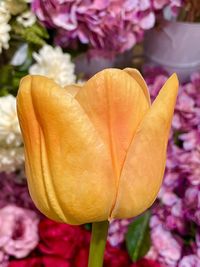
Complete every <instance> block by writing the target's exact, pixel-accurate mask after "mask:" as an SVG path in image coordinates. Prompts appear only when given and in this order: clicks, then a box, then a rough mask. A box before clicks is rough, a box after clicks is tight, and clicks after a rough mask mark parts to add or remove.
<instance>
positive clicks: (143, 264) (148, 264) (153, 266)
mask: <svg viewBox="0 0 200 267" xmlns="http://www.w3.org/2000/svg"><path fill="white" fill-rule="evenodd" d="M130 267H161V265H160V264H159V263H158V262H156V261H153V260H148V259H141V260H139V261H138V262H136V263H133V264H132V265H131V266H130Z"/></svg>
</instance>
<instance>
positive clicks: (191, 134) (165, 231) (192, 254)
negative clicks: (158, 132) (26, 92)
mask: <svg viewBox="0 0 200 267" xmlns="http://www.w3.org/2000/svg"><path fill="white" fill-rule="evenodd" d="M199 22H200V1H199V0H141V1H139V0H32V1H31V0H1V1H0V267H40V266H41V267H42V266H43V267H44V266H45V267H86V266H87V260H88V249H89V241H90V234H91V224H87V225H81V226H70V225H66V224H59V223H55V222H53V221H51V220H49V219H47V218H45V217H44V216H43V215H42V214H40V213H39V211H38V210H37V209H36V208H35V206H34V204H33V203H32V200H31V199H30V196H29V193H28V190H27V182H26V175H25V173H24V154H23V141H22V137H21V133H20V128H19V124H18V119H17V114H16V95H17V91H18V86H19V81H20V79H21V78H22V77H23V76H24V75H26V74H40V75H45V76H47V77H50V78H53V79H54V80H55V81H56V82H57V83H58V84H59V85H61V86H62V87H65V86H67V85H69V84H71V83H80V84H83V83H84V82H85V81H86V80H87V79H88V78H89V77H91V76H92V75H93V74H95V73H96V72H98V71H99V70H101V69H104V68H110V67H117V68H121V69H123V68H125V67H135V68H138V69H139V70H140V71H141V72H142V74H143V76H144V78H145V80H146V82H147V85H148V87H149V90H150V93H151V97H152V101H153V99H154V98H155V96H156V95H157V93H158V92H159V90H160V89H161V87H162V85H163V84H164V82H165V81H166V80H167V78H168V77H169V75H170V74H171V73H173V72H177V74H178V77H179V79H180V89H179V96H178V100H177V104H176V108H175V115H174V119H173V123H172V129H171V133H170V139H169V145H168V155H167V165H166V171H165V176H164V182H163V185H162V188H161V190H160V192H159V195H158V198H157V200H156V201H155V203H154V204H153V206H152V207H151V209H150V210H148V211H147V212H145V213H144V214H142V215H141V216H139V217H138V218H132V219H130V220H115V221H113V222H111V225H110V229H109V236H108V242H107V246H106V252H105V259H104V266H105V267H130V266H131V267H176V266H177V267H199V266H200V45H199V41H200V24H199ZM61 116H62V114H61ZM127 205H129V203H127Z"/></svg>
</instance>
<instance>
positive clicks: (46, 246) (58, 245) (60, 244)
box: [38, 219, 90, 259]
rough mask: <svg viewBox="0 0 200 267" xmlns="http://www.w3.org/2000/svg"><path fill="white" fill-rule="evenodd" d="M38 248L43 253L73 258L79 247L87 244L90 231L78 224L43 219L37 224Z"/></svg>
mask: <svg viewBox="0 0 200 267" xmlns="http://www.w3.org/2000/svg"><path fill="white" fill-rule="evenodd" d="M39 234H40V242H39V245H38V248H39V250H40V251H41V252H42V253H43V254H48V255H54V256H59V257H62V258H65V259H73V258H74V257H75V255H76V254H77V252H78V251H79V250H80V248H82V247H84V246H86V245H88V246H89V241H90V233H89V232H88V231H86V230H85V229H83V228H81V227H79V226H71V225H68V224H61V223H56V222H53V221H51V220H48V219H45V220H43V221H41V222H40V224H39Z"/></svg>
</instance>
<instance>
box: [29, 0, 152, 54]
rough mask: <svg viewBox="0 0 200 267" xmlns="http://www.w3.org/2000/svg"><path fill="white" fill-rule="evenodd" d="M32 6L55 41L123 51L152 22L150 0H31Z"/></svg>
mask: <svg viewBox="0 0 200 267" xmlns="http://www.w3.org/2000/svg"><path fill="white" fill-rule="evenodd" d="M32 10H33V11H34V12H35V14H36V15H37V16H38V18H39V20H40V21H41V22H43V23H44V24H45V25H46V26H47V27H49V28H54V29H56V30H57V36H56V39H55V41H56V43H57V44H59V45H61V46H69V45H70V44H72V45H73V44H76V43H77V41H79V42H80V43H82V44H88V45H89V47H90V48H92V49H95V50H104V51H107V52H108V53H109V54H110V53H117V52H120V53H121V52H124V51H125V50H128V49H130V48H131V47H132V46H133V45H134V44H135V43H136V42H138V41H140V40H141V38H142V37H143V33H144V29H149V28H152V27H153V26H154V24H155V14H154V12H153V11H152V3H151V1H150V0H142V1H139V0H135V1H130V0H109V1H105V0H104V1H101V0H93V1H79V0H75V1H68V0H63V1H60V0H49V1H46V0H45V1H43V0H33V2H32Z"/></svg>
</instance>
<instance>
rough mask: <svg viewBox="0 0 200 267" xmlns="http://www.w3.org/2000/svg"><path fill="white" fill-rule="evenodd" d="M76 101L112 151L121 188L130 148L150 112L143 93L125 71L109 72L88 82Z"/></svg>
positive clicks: (114, 167) (102, 73)
mask: <svg viewBox="0 0 200 267" xmlns="http://www.w3.org/2000/svg"><path fill="white" fill-rule="evenodd" d="M76 99H77V100H78V101H79V103H80V104H81V106H82V107H83V109H84V110H85V112H86V113H87V115H88V117H89V118H90V120H91V121H92V123H93V124H94V126H95V127H96V129H97V131H98V132H99V133H100V135H101V137H102V139H103V140H104V143H105V144H106V145H107V146H108V149H109V150H110V153H111V157H112V162H113V169H114V171H115V174H116V185H117V186H118V179H119V175H120V172H121V168H122V166H123V162H124V159H125V156H126V153H127V150H128V147H129V145H130V143H131V140H132V138H133V135H134V133H135V131H136V129H137V127H138V125H139V124H140V122H141V120H142V119H143V117H144V115H145V114H146V112H147V111H148V109H149V103H148V102H147V100H146V98H145V96H144V93H143V90H141V88H140V85H139V84H138V83H137V81H136V80H134V79H133V78H132V77H131V76H130V75H129V74H127V73H126V72H125V71H123V70H119V69H106V70H103V71H101V72H99V73H97V74H96V75H94V76H93V77H92V78H91V79H90V80H89V81H88V82H86V84H85V85H83V88H82V89H81V90H80V91H79V92H78V94H77V95H76Z"/></svg>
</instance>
